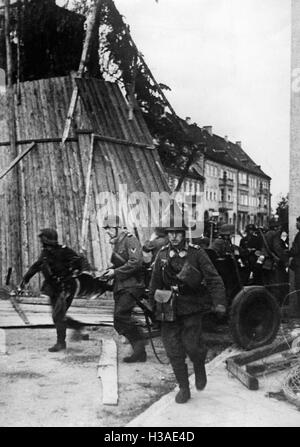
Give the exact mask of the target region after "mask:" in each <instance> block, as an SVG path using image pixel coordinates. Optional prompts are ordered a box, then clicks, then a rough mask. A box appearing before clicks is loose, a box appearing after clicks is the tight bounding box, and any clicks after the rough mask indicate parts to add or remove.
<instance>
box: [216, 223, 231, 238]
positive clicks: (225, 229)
mask: <svg viewBox="0 0 300 447" xmlns="http://www.w3.org/2000/svg"><path fill="white" fill-rule="evenodd" d="M219 233H220V234H228V235H231V234H234V225H232V224H223V225H221V226H220V230H219Z"/></svg>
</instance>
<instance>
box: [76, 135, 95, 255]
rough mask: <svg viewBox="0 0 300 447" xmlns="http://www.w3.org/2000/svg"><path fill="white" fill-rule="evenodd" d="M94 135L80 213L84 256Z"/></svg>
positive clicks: (81, 244) (81, 243)
mask: <svg viewBox="0 0 300 447" xmlns="http://www.w3.org/2000/svg"><path fill="white" fill-rule="evenodd" d="M94 147H95V143H94V134H92V138H91V145H90V152H89V164H88V170H87V174H86V182H85V184H86V188H85V200H84V207H83V213H82V227H81V238H80V249H81V251H82V252H83V253H84V254H85V255H86V252H87V247H86V245H87V241H86V239H87V235H88V224H89V207H90V199H91V180H92V168H93V160H94Z"/></svg>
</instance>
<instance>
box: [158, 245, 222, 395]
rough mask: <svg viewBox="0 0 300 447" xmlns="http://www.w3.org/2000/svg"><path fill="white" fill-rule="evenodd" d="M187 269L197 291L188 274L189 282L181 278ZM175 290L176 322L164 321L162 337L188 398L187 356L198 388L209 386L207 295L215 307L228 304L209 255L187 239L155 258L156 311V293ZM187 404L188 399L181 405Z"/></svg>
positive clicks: (175, 372) (166, 249) (177, 377)
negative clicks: (204, 317) (204, 323)
mask: <svg viewBox="0 0 300 447" xmlns="http://www.w3.org/2000/svg"><path fill="white" fill-rule="evenodd" d="M186 266H189V267H191V269H192V270H193V272H195V271H196V272H197V273H196V276H197V281H198V286H197V288H196V289H195V288H194V287H191V282H192V281H191V280H192V278H191V277H190V280H189V275H187V278H186V280H182V279H178V275H180V273H181V272H182V271H183V269H184V268H185V267H186ZM194 279H195V278H194ZM172 287H177V288H178V294H177V297H176V305H175V312H176V319H175V321H170V322H168V321H165V322H162V325H161V334H162V340H163V344H164V346H165V349H166V353H167V355H168V357H169V359H170V363H171V365H172V368H173V371H174V374H175V377H176V379H177V381H178V383H179V387H180V389H185V390H188V396H187V398H189V381H188V371H187V365H186V363H185V358H186V354H187V355H188V356H189V357H190V359H191V360H192V362H193V364H194V369H195V375H196V386H197V388H198V389H203V388H204V386H205V384H206V375H205V369H204V363H205V357H206V352H207V349H206V346H205V344H204V341H203V339H202V313H203V311H204V310H205V309H206V308H207V305H206V304H205V295H206V292H208V293H209V295H210V297H211V299H212V301H213V303H214V304H215V305H218V304H220V305H226V296H225V288H224V284H223V281H222V279H221V277H220V276H219V274H218V273H217V270H216V269H215V267H214V266H213V264H212V262H211V261H210V259H209V257H208V255H207V254H206V252H205V251H204V250H203V249H202V248H200V247H199V246H197V245H192V244H188V243H187V242H186V241H185V240H184V241H183V243H182V244H181V245H179V246H177V247H173V246H172V245H171V244H168V245H166V246H164V247H163V248H162V249H161V250H160V252H159V253H158V255H157V257H156V260H155V263H154V268H153V272H152V278H151V282H150V300H151V303H152V305H153V306H154V308H155V300H154V295H155V292H156V290H158V289H162V290H171V288H172ZM199 371H200V374H197V373H199ZM197 378H198V382H197ZM176 401H177V402H180V401H179V400H176ZM185 401H186V398H184V399H183V400H181V402H180V403H183V402H185Z"/></svg>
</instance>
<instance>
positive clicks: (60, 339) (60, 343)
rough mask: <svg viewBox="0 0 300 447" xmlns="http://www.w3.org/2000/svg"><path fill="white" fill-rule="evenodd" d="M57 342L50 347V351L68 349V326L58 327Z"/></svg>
mask: <svg viewBox="0 0 300 447" xmlns="http://www.w3.org/2000/svg"><path fill="white" fill-rule="evenodd" d="M56 332H57V342H56V343H55V345H54V346H52V347H51V348H49V349H48V351H49V352H58V351H62V350H64V349H66V347H67V345H66V327H64V326H63V325H61V326H59V327H57V328H56Z"/></svg>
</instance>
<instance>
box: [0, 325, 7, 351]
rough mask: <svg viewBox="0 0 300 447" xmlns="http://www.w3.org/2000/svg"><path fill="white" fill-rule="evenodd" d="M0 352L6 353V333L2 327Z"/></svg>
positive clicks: (0, 330)
mask: <svg viewBox="0 0 300 447" xmlns="http://www.w3.org/2000/svg"><path fill="white" fill-rule="evenodd" d="M0 354H7V348H6V333H5V330H4V329H0Z"/></svg>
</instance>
